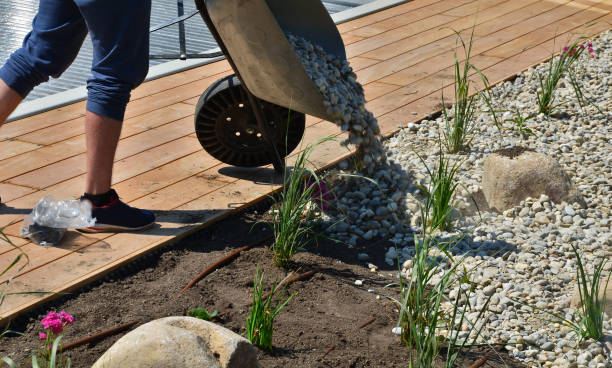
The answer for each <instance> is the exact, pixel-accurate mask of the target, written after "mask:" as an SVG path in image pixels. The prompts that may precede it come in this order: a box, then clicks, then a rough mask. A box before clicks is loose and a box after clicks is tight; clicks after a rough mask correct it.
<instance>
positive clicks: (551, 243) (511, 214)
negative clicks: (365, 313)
mask: <svg viewBox="0 0 612 368" xmlns="http://www.w3.org/2000/svg"><path fill="white" fill-rule="evenodd" d="M592 44H593V45H592V47H593V51H592V52H591V53H589V52H585V53H584V54H583V55H582V57H581V58H580V59H579V61H578V62H577V65H576V67H575V70H576V74H575V75H576V77H577V78H578V80H579V81H580V82H581V84H582V85H583V87H584V89H583V92H584V94H585V96H586V97H588V98H589V99H591V101H592V103H593V104H594V105H596V106H597V107H598V109H597V108H595V107H593V106H592V105H589V106H585V107H584V108H581V106H580V105H579V104H578V101H577V99H576V97H575V94H574V91H573V89H572V87H571V84H570V82H569V79H567V78H566V79H564V80H562V81H561V82H560V84H559V87H558V89H557V92H556V93H557V101H567V102H566V103H565V104H563V105H562V106H559V107H558V108H557V109H556V110H555V112H554V113H553V114H552V115H551V116H549V117H547V116H545V115H543V114H537V97H536V94H537V90H538V87H539V83H538V76H537V75H538V72H539V73H544V72H545V71H546V70H547V68H548V63H542V64H540V65H538V66H537V67H535V68H530V69H529V70H527V71H525V72H523V73H521V74H519V75H518V76H517V77H516V78H515V79H514V80H512V81H508V82H504V83H501V84H500V85H498V86H496V87H494V88H492V90H491V93H492V95H493V98H494V106H495V107H496V109H498V110H502V111H506V112H503V113H502V114H501V118H502V119H511V118H513V117H515V116H516V111H517V110H518V111H520V113H521V115H522V116H523V117H525V116H529V115H530V114H532V113H533V114H534V115H535V116H533V117H532V118H531V119H529V120H527V121H526V123H525V124H526V126H527V127H528V128H530V129H531V130H532V131H533V132H534V133H535V135H533V136H529V137H526V138H523V137H521V136H520V135H519V134H518V131H517V129H516V126H515V125H514V123H513V122H510V121H505V122H504V123H503V129H502V131H501V132H500V131H499V130H498V128H497V127H496V126H495V124H494V123H493V120H492V116H491V114H490V113H489V112H488V108H487V106H486V105H485V104H484V102H479V106H478V111H479V112H478V113H477V116H476V119H477V121H476V123H477V125H478V127H479V129H478V130H477V131H476V132H475V138H474V139H473V141H472V143H471V146H470V149H469V150H468V151H467V152H465V153H462V154H458V155H449V157H451V158H454V159H457V160H461V161H462V165H461V169H460V171H459V173H458V181H459V182H460V183H462V184H463V185H464V187H465V189H461V190H460V193H458V195H457V197H456V206H457V215H458V216H457V220H456V221H455V228H454V229H453V230H452V231H450V232H443V233H439V234H438V235H439V236H440V237H442V238H450V237H455V236H458V235H463V236H465V238H464V239H463V240H462V241H460V242H459V243H458V244H457V246H456V247H455V249H454V252H455V254H456V255H459V256H463V264H464V265H465V266H466V268H467V269H468V270H472V273H471V280H472V281H473V282H475V283H476V285H477V286H476V287H475V289H474V290H473V291H472V292H471V294H470V295H469V296H468V299H469V300H466V302H467V301H469V302H470V305H471V306H472V312H470V313H469V314H468V318H472V319H474V318H476V316H477V313H478V311H479V310H480V309H482V307H483V306H484V303H485V301H486V300H487V299H488V298H489V297H491V300H490V304H489V307H488V310H489V313H488V315H487V316H486V323H485V326H484V329H483V331H482V333H483V341H493V342H496V343H504V344H507V345H506V350H507V351H508V354H510V355H512V356H514V357H516V358H518V359H520V360H521V361H523V362H524V363H525V364H526V365H527V366H529V367H612V360H611V358H610V349H612V340H611V337H610V336H612V319H611V318H612V316H605V322H604V331H605V333H606V335H607V336H608V338H607V342H606V343H603V344H602V343H599V342H595V341H583V342H581V343H578V337H577V336H576V333H575V332H574V331H573V330H572V329H571V328H569V327H567V326H564V325H562V324H560V323H554V322H552V323H551V322H550V321H549V320H550V318H549V317H548V316H547V315H546V314H544V313H542V312H538V311H536V310H534V309H533V308H532V307H531V306H535V307H537V308H540V309H545V310H547V311H549V312H552V313H556V314H558V315H560V316H563V317H565V318H569V319H572V318H574V315H573V310H572V308H571V307H570V299H571V296H572V294H573V293H574V288H575V285H576V265H577V264H576V259H575V257H574V254H573V251H572V247H571V245H572V244H573V245H575V246H577V247H578V248H579V249H580V251H581V253H582V254H583V261H584V263H585V264H586V268H587V273H589V274H591V273H592V271H593V266H594V265H595V264H597V263H599V261H600V260H601V259H602V258H603V259H608V260H609V259H610V258H611V257H610V256H611V255H612V249H611V231H610V221H611V220H610V211H611V203H610V200H611V190H610V189H611V183H612V146H611V143H610V138H611V137H612V131H611V130H612V127H611V125H610V122H611V116H612V74H611V69H612V32H610V31H608V32H606V33H604V34H602V35H600V36H599V37H598V38H596V39H594V40H593V41H592ZM297 48H298V49H300V48H303V49H306V52H305V53H303V55H308V49H309V47H308V46H307V45H306V46H304V45H303V44H302V45H301V46H300V45H298V46H297ZM314 50H316V47H315V48H314ZM298 53H299V52H298ZM311 54H312V52H311ZM590 54H593V57H590ZM309 59H312V60H311V61H310V63H311V64H309V66H308V67H307V69H311V72H312V68H313V67H312V65H313V64H312V63H313V62H314V63H315V64H316V63H317V61H316V60H320V55H319V56H317V58H316V59H315V57H314V56H312V57H310V58H309ZM323 64H325V63H323ZM347 67H348V66H347V65H345V64H341V66H340V68H341V69H342V70H346V71H347V72H348V69H347ZM319 69H321V68H319ZM349 69H350V68H349ZM321 70H322V72H321V73H319V74H318V77H319V78H321V77H322V76H325V75H326V74H327V73H329V72H330V71H329V70H326V69H325V68H322V69H321ZM331 73H334V72H333V71H332V72H331ZM350 73H351V76H352V79H351V83H356V82H354V74H352V71H351V72H350ZM313 80H314V81H315V83H317V82H316V81H317V78H316V77H315V78H313ZM321 85H322V86H323V87H322V92H325V93H328V91H329V88H328V86H325V83H323V84H321ZM326 88H327V89H326ZM332 92H333V90H332ZM325 96H326V99H327V100H329V101H331V100H332V98H330V96H331V94H329V93H328V94H327V95H325ZM333 100H334V101H335V99H333ZM339 101H340V102H341V103H342V102H344V101H342V97H340V99H339ZM330 106H332V108H333V107H334V106H337V104H333V103H332V104H331V105H330ZM363 110H365V109H362V101H359V104H358V108H357V110H353V111H359V112H360V114H365V113H364V112H363ZM366 111H367V110H366ZM370 115H371V114H370ZM364 116H368V117H367V119H366V120H367V121H368V124H369V127H370V128H371V133H373V134H364V133H363V132H364V130H363V129H362V130H359V129H356V130H351V129H352V128H351V127H349V126H347V125H346V124H347V123H346V122H347V120H346V119H344V120H341V121H340V120H339V121H337V124H339V125H341V126H342V128H343V129H345V128H346V129H349V130H350V131H351V133H353V132H355V134H353V135H352V136H354V137H363V136H364V135H367V136H368V137H372V139H374V138H373V137H374V136H376V135H377V134H378V131H377V130H376V128H374V124H375V119H374V121H372V120H371V119H373V118H370V117H369V115H367V114H365V115H364ZM360 121H363V119H362V120H360ZM357 125H358V128H363V126H361V123H357ZM442 126H443V119H442V117H439V118H436V119H431V120H423V121H421V122H420V123H418V124H407V126H406V127H403V129H402V130H401V131H400V132H398V133H397V134H396V135H394V136H393V137H391V138H390V139H388V140H386V141H385V142H384V143H383V149H384V151H385V153H386V155H385V156H386V158H385V159H381V160H378V161H376V162H374V164H372V165H367V167H366V171H365V173H364V174H367V175H368V176H369V177H371V178H373V179H375V180H376V181H377V184H373V183H371V182H369V181H366V180H363V179H346V180H343V181H342V183H341V184H340V185H339V186H338V187H336V193H335V194H336V197H335V198H337V199H336V200H334V203H332V206H330V207H331V208H334V209H335V210H330V211H328V212H327V213H326V214H324V217H325V218H326V219H327V220H329V221H330V223H336V222H337V224H336V225H335V227H334V231H333V233H332V235H333V236H334V237H336V238H337V239H340V240H343V241H345V242H346V243H347V244H348V245H349V246H355V245H357V242H358V240H359V239H362V240H363V239H365V240H370V239H373V238H387V239H390V241H391V242H393V243H395V244H396V246H395V247H390V248H389V249H386V250H385V251H386V260H387V262H388V263H389V264H390V265H391V264H393V263H394V262H395V261H396V260H397V259H398V258H399V259H400V260H401V262H402V265H403V272H405V273H407V272H409V270H410V269H411V266H412V261H411V258H412V256H413V255H414V246H413V239H414V234H415V233H418V232H419V231H420V229H421V226H420V219H419V215H418V214H419V202H420V201H422V200H423V196H422V193H420V191H419V190H418V187H417V185H416V184H420V185H427V184H428V175H427V171H426V169H425V166H424V165H423V163H422V162H421V161H420V159H419V157H418V156H417V154H416V153H417V152H418V153H419V155H421V156H422V157H423V158H424V159H425V161H426V162H427V165H428V166H429V167H431V168H433V167H435V164H436V162H437V160H438V153H439V150H438V148H437V147H438V133H439V129H440V127H442ZM346 129H345V130H346ZM366 133H367V131H366ZM349 141H350V142H349V143H354V144H355V143H363V142H360V141H355V140H352V139H349ZM516 146H524V147H529V148H530V149H533V150H535V151H537V152H540V153H544V154H547V155H550V156H552V157H553V158H555V159H557V160H558V161H559V163H560V164H561V166H562V167H563V168H564V169H565V170H566V172H567V173H568V174H569V175H570V177H571V178H572V181H573V183H574V184H575V186H576V187H577V189H578V191H579V192H580V193H581V194H582V195H583V196H584V199H585V201H586V203H587V207H586V208H581V206H580V205H578V204H571V203H553V202H552V201H551V200H550V199H549V198H548V197H547V196H545V195H542V196H540V197H539V198H526V199H525V200H524V201H522V202H521V204H520V205H518V206H516V207H514V208H510V209H507V210H506V211H504V212H503V213H497V212H487V211H483V212H481V213H480V216H478V215H477V214H474V212H473V211H472V212H471V214H470V212H468V211H467V208H468V207H469V206H468V203H469V202H470V198H471V196H472V195H474V194H475V193H477V192H479V191H480V190H481V179H482V167H483V161H484V159H485V157H486V156H487V155H488V154H490V153H491V152H494V151H496V150H499V149H504V148H511V147H516ZM350 165H351V163H350V162H348V161H345V162H343V163H341V164H340V169H341V170H346V172H347V173H350V172H351V170H350V169H351V167H350ZM360 259H362V260H363V261H364V262H366V263H367V259H368V255H367V254H360ZM369 266H370V267H371V268H372V269H373V270H375V269H376V266H374V265H371V264H370V265H369ZM441 267H444V262H442V263H441ZM611 269H612V262H608V263H607V264H606V267H605V268H604V271H605V272H604V273H605V274H608V273H609V272H610V271H611ZM457 287H459V286H457ZM457 287H455V288H454V289H451V290H450V291H449V296H450V297H451V299H452V298H453V296H454V295H456V294H457V292H458V289H457ZM516 301H521V302H522V303H524V304H521V303H517V302H516ZM443 308H451V305H450V304H446V305H444V306H443ZM457 333H459V336H460V337H466V335H467V334H468V332H467V331H457Z"/></svg>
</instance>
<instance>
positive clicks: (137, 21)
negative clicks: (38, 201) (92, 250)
mask: <svg viewBox="0 0 612 368" xmlns="http://www.w3.org/2000/svg"><path fill="white" fill-rule="evenodd" d="M74 1H75V3H76V4H77V6H78V8H79V10H80V12H81V14H82V15H83V18H84V19H85V22H86V23H87V28H88V29H89V33H90V35H91V39H92V42H93V46H94V60H93V63H92V76H91V78H90V79H89V80H88V81H87V90H88V100H87V116H86V123H85V134H86V139H87V175H86V192H85V194H84V196H83V197H82V198H83V199H87V200H90V201H91V202H92V204H93V205H94V211H93V215H94V217H96V219H97V220H96V225H95V226H94V227H92V228H88V229H85V230H84V231H88V232H100V231H122V230H141V229H146V228H148V227H150V226H152V225H153V224H154V223H155V216H154V215H153V213H151V212H150V211H146V210H140V209H137V208H133V207H129V206H128V205H126V204H125V203H123V202H121V201H120V200H119V197H118V195H117V193H116V192H115V191H114V190H112V189H111V184H112V170H113V162H114V157H115V151H116V149H117V144H118V142H119V136H120V133H121V125H122V122H123V116H124V113H125V108H126V106H127V103H128V101H129V99H130V93H131V91H132V89H134V88H136V87H137V86H138V85H139V84H140V83H142V81H143V80H144V78H145V77H146V74H147V71H148V67H149V21H150V12H151V0H130V1H129V2H126V1H125V0H103V1H101V0H74Z"/></svg>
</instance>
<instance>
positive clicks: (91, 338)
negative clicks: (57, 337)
mask: <svg viewBox="0 0 612 368" xmlns="http://www.w3.org/2000/svg"><path fill="white" fill-rule="evenodd" d="M137 323H140V320H136V321H132V322H129V323H126V324H123V325H121V326H117V327H113V328H110V329H108V330H105V331H102V332H98V333H97V334H93V335H91V336H88V337H85V338H82V339H80V340H77V341H75V342H73V343H70V344H68V345H65V346H64V347H63V348H62V351H67V350H69V349H72V348H76V347H78V346H81V345H84V344H88V343H90V342H94V341H96V340H100V339H102V338H104V337H107V336H110V335H114V334H116V333H117V332H121V331H123V330H127V329H128V328H130V327H132V326H134V325H135V324H137Z"/></svg>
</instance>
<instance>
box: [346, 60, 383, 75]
mask: <svg viewBox="0 0 612 368" xmlns="http://www.w3.org/2000/svg"><path fill="white" fill-rule="evenodd" d="M348 61H349V64H350V65H351V68H353V71H355V72H356V71H358V70H361V69H364V68H367V67H368V66H370V65H374V64H378V63H379V62H380V60H376V59H368V58H365V57H361V56H355V57H354V58H350V59H349V60H348Z"/></svg>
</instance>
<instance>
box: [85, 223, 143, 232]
mask: <svg viewBox="0 0 612 368" xmlns="http://www.w3.org/2000/svg"><path fill="white" fill-rule="evenodd" d="M154 225H155V222H152V223H150V224H147V225H144V226H141V227H125V226H118V225H106V224H96V226H92V227H86V228H83V229H77V230H78V231H80V232H82V233H121V232H130V231H142V230H147V229H150V228H152V227H153V226H154Z"/></svg>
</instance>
